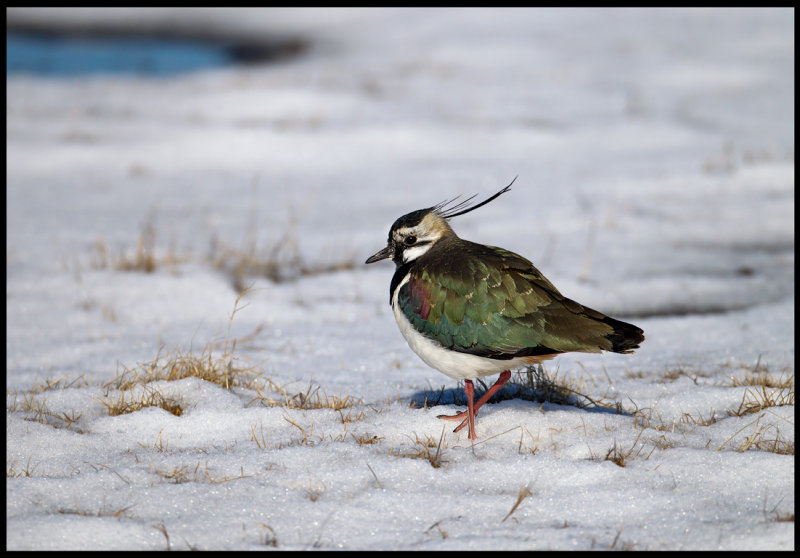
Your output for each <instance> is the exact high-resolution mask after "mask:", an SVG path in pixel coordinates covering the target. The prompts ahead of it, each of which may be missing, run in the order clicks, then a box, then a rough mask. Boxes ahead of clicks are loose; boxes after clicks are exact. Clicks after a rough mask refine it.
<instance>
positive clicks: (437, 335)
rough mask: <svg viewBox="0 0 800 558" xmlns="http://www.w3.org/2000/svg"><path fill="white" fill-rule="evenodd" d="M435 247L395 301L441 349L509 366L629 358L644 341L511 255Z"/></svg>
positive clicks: (461, 245)
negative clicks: (608, 354) (541, 360)
mask: <svg viewBox="0 0 800 558" xmlns="http://www.w3.org/2000/svg"><path fill="white" fill-rule="evenodd" d="M437 248H439V249H438V250H436V251H434V250H433V249H432V250H431V251H430V252H429V254H431V256H432V257H431V258H429V259H428V260H427V261H426V262H423V261H422V258H420V262H419V263H420V265H417V266H415V267H414V268H412V271H411V277H410V279H409V281H408V282H407V283H406V284H405V285H403V286H402V287H401V289H400V292H399V293H398V299H397V301H398V304H399V306H400V309H401V310H402V312H403V313H404V314H405V316H406V317H407V318H408V320H409V321H410V322H411V324H412V325H413V326H414V327H415V328H416V329H417V330H418V331H419V332H420V333H422V334H423V335H425V336H427V337H429V338H431V339H434V340H436V341H438V342H439V343H440V344H441V345H443V346H444V347H448V348H450V349H453V350H455V351H459V352H465V353H472V354H476V355H480V356H487V357H491V358H498V359H508V358H513V357H515V356H533V355H543V354H553V353H559V352H567V351H580V352H599V351H601V350H608V351H612V350H616V351H618V352H625V351H627V350H629V349H632V348H635V343H634V342H638V341H639V340H640V339H639V338H638V337H637V334H636V332H637V331H638V335H640V334H641V330H639V329H638V328H636V327H635V326H631V325H630V324H625V323H624V322H619V321H617V320H614V319H612V318H609V317H607V316H605V315H603V314H601V313H600V312H597V311H595V310H592V309H590V308H587V307H585V306H582V305H580V304H578V303H577V302H575V301H573V300H570V299H568V298H566V297H564V296H563V295H561V293H560V292H559V291H558V289H556V288H555V287H554V286H553V284H552V283H550V281H548V280H547V279H546V278H545V277H544V276H543V275H542V274H541V273H540V272H539V271H538V270H537V269H536V268H535V267H534V266H533V264H532V263H531V262H530V261H528V260H526V259H525V258H523V257H521V256H518V255H517V254H514V253H513V252H509V251H507V250H503V249H502V248H495V247H491V246H483V245H479V244H473V243H468V242H466V241H463V240H460V239H459V240H458V244H456V243H453V244H450V245H447V246H442V247H441V248H440V247H437ZM427 255H428V254H426V256H427ZM432 270H436V271H432ZM618 324H619V325H618ZM623 326H628V327H629V328H632V329H631V330H630V331H628V330H624V331H622V330H621V329H620V328H622V327H623ZM623 329H624V328H623ZM641 339H643V337H642V338H641Z"/></svg>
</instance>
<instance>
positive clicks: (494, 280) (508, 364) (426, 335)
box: [365, 177, 645, 441]
mask: <svg viewBox="0 0 800 558" xmlns="http://www.w3.org/2000/svg"><path fill="white" fill-rule="evenodd" d="M515 180H516V177H515V179H514V180H512V181H511V183H510V184H508V186H506V187H505V188H503V189H501V190H500V191H499V192H497V193H496V194H494V195H493V196H491V197H489V198H488V199H486V200H484V201H483V202H481V203H476V204H471V203H470V202H471V201H472V200H473V199H474V198H475V197H476V196H477V194H476V195H473V196H472V197H469V198H467V199H465V200H463V201H461V202H459V203H455V202H457V201H458V199H459V197H460V196H459V197H456V198H453V199H451V200H447V201H444V202H441V203H439V204H436V205H434V206H432V207H427V208H424V209H418V210H416V211H412V212H410V213H407V214H405V215H403V216H402V217H400V218H398V219H397V220H396V221H395V222H394V223H393V224H392V226H391V228H390V229H389V238H388V241H387V244H386V247H385V248H383V249H381V250H380V251H378V252H376V253H375V254H373V255H372V256H370V257H369V258H367V260H366V262H365V264H372V263H375V262H378V261H381V260H385V259H391V260H392V261H393V262H394V264H395V266H396V267H395V272H394V275H393V276H392V281H391V284H390V287H389V304H390V305H391V308H392V311H393V313H394V317H395V320H396V321H397V325H398V327H399V328H400V332H401V333H402V335H403V337H404V338H405V340H406V342H407V343H408V345H409V347H410V348H411V349H412V350H413V351H414V352H415V353H416V354H417V355H418V356H419V357H420V358H421V359H422V360H423V362H425V363H426V364H427V365H428V366H430V367H432V368H434V369H436V370H438V371H440V372H442V373H443V374H445V375H446V376H449V377H450V378H453V379H455V380H463V381H464V395H465V396H466V400H467V409H466V410H465V411H462V412H460V413H457V414H455V415H439V416H438V418H440V419H445V420H452V421H460V424H459V425H458V426H456V428H455V429H454V432H458V431H459V430H461V429H463V428H464V427H465V426H466V427H467V428H468V437H469V439H470V440H472V441H474V440H477V439H478V437H477V435H476V431H475V415H476V414H477V413H478V410H479V409H480V408H481V407H482V406H483V405H484V404H485V403H486V402H487V401H488V400H489V399H490V398H491V397H492V395H494V394H495V393H497V391H498V390H500V388H502V386H503V385H504V384H505V383H506V382H507V381H508V380H509V379H510V378H511V371H512V370H514V369H518V368H524V367H527V366H532V365H536V364H539V363H541V362H543V361H546V360H548V359H551V358H554V357H555V356H557V355H560V354H563V353H568V352H585V353H599V352H601V351H610V352H615V353H623V354H628V353H632V352H633V351H634V350H635V349H637V348H639V344H640V343H642V342H643V341H644V339H645V337H644V332H643V331H642V329H640V328H639V327H637V326H635V325H633V324H630V323H626V322H623V321H620V320H617V319H614V318H611V317H609V316H607V315H605V314H603V313H602V312H599V311H597V310H593V309H592V308H589V307H587V306H584V305H582V304H580V303H578V302H576V301H574V300H572V299H570V298H567V297H566V296H564V295H562V294H561V292H560V291H559V290H558V289H557V288H556V287H555V285H553V284H552V283H551V282H550V281H549V280H548V279H547V278H546V277H545V276H544V275H543V274H542V273H541V272H540V271H539V270H538V269H537V268H536V267H535V266H534V265H533V263H531V262H530V261H529V260H528V259H526V258H524V257H522V256H520V255H518V254H515V253H514V252H511V251H509V250H505V249H503V248H499V247H496V246H487V245H484V244H478V243H475V242H470V241H468V240H464V239H462V238H460V237H459V236H458V235H457V234H456V233H455V231H454V230H453V228H452V227H451V226H450V223H449V221H450V220H451V219H453V218H454V217H458V216H461V215H464V214H466V213H469V212H471V211H474V210H476V209H478V208H479V207H483V206H484V205H486V204H487V203H489V202H491V201H492V200H494V199H496V198H497V197H499V196H500V195H501V194H504V193H506V192H508V191H509V190H510V189H511V185H512V184H513V183H514V181H515ZM497 373H500V376H499V378H498V379H497V381H496V382H495V383H494V385H492V386H491V387H490V388H489V389H488V390H487V391H486V392H485V393H484V394H483V395H482V396H481V397H480V399H478V401H474V393H475V387H474V384H473V380H474V379H476V378H480V377H483V376H490V375H494V374H497Z"/></svg>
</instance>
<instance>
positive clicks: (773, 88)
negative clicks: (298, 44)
mask: <svg viewBox="0 0 800 558" xmlns="http://www.w3.org/2000/svg"><path fill="white" fill-rule="evenodd" d="M7 16H8V20H9V22H10V23H13V22H15V21H23V20H24V21H28V22H30V21H34V20H35V21H38V22H40V23H41V22H45V23H47V24H49V25H52V26H54V27H55V28H58V27H60V26H68V25H71V24H75V23H76V22H77V23H82V22H86V21H90V22H94V23H95V24H100V25H103V24H113V25H115V26H116V27H117V28H119V27H120V26H130V27H131V28H144V27H148V28H149V27H153V26H154V25H155V26H156V27H158V28H159V29H170V28H172V27H174V28H175V29H182V30H186V29H196V30H198V32H199V31H203V32H207V31H208V30H209V29H213V30H214V34H216V35H217V36H225V35H230V36H236V37H239V38H245V39H247V40H253V41H257V40H261V39H265V38H269V37H271V36H276V37H277V36H280V37H298V38H301V39H302V40H303V41H307V43H308V48H307V49H306V50H305V51H304V52H303V53H302V54H300V55H298V56H296V57H294V58H289V59H285V60H279V61H276V62H275V63H274V64H270V65H265V66H246V67H232V68H227V69H222V70H219V69H217V70H213V71H207V72H198V73H190V74H182V75H178V76H175V77H171V78H158V79H148V78H144V77H135V76H119V75H117V76H95V77H91V78H71V79H51V78H43V77H33V76H24V75H16V74H15V75H13V76H10V77H8V78H7V85H6V91H7V104H6V107H7V108H6V114H7V128H6V130H7V132H6V136H7V183H8V187H7V195H6V199H7V210H6V211H7V241H6V249H7V253H6V278H7V285H6V300H7V311H6V324H7V338H6V350H7V357H6V358H7V363H6V364H7V376H6V387H7V396H6V401H7V403H6V405H7V420H6V426H7V433H6V441H7V447H6V468H7V484H6V501H7V502H6V503H7V520H6V526H7V539H6V540H7V547H8V548H9V549H93V550H94V549H165V548H172V549H189V548H197V549H261V548H277V549H306V548H322V549H340V548H344V549H458V550H463V549H592V548H594V549H609V548H613V549H625V548H630V549H718V548H719V549H793V548H794V507H795V498H794V333H795V329H794V328H795V326H794V304H795V302H794V158H793V157H794V118H795V115H794V24H793V22H794V12H793V10H768V9H756V10H716V9H703V10H696V9H695V10H684V9H680V10H621V11H620V10H588V9H567V10H508V9H476V10H463V9H461V10H450V9H436V10H420V9H409V10H402V9H391V10H336V11H330V10H321V9H313V10H308V9H305V10H303V9H282V10H255V9H252V10H250V9H248V10H198V11H189V12H186V11H183V10H144V11H131V10H111V11H108V10H100V11H95V10H73V11H60V10H55V11H48V10H44V11H32V12H31V11H24V10H23V11H18V10H10V11H8V12H7ZM156 24H157V25H156ZM516 175H519V178H517V181H516V182H515V184H514V186H513V187H512V189H511V191H510V192H509V193H508V194H505V195H503V196H501V197H500V198H499V199H497V200H495V201H494V202H492V203H491V204H489V205H487V206H486V207H484V208H481V209H479V210H478V211H476V212H474V213H470V214H469V215H466V216H463V217H458V218H456V219H454V220H453V222H452V224H453V227H454V229H455V230H456V232H457V233H458V234H459V235H460V236H462V237H464V238H467V239H470V240H473V241H477V242H482V243H486V244H493V245H499V246H503V247H505V248H508V249H511V250H514V251H516V252H519V253H521V254H522V255H525V256H526V257H528V258H530V259H531V260H532V261H534V263H535V264H536V265H537V267H539V269H540V270H542V272H543V273H544V274H545V275H547V277H548V278H549V279H550V280H551V281H553V283H554V284H555V285H557V286H558V287H559V289H560V290H561V291H562V292H563V293H564V294H565V295H567V296H569V297H571V298H574V299H576V300H578V301H580V302H582V303H584V304H586V305H589V306H592V307H595V308H597V309H599V310H602V311H605V312H607V313H610V314H612V315H614V316H617V317H620V318H622V319H625V320H627V321H632V322H633V323H635V324H637V325H639V326H640V327H642V328H643V329H644V331H645V335H646V336H647V340H646V341H645V343H644V344H643V345H642V347H641V349H640V350H638V351H637V352H636V353H635V354H634V355H615V354H605V355H586V354H570V355H564V356H561V357H559V358H558V359H556V360H555V361H552V362H551V363H550V364H548V365H547V366H546V368H545V370H546V373H547V374H548V376H549V377H550V378H551V379H553V378H554V379H555V380H556V383H557V384H559V385H561V386H564V387H567V388H569V389H571V390H573V391H574V392H579V393H580V394H583V395H585V396H587V397H588V398H587V397H581V396H578V395H575V394H574V393H573V396H572V398H571V399H570V400H568V401H560V402H541V401H535V400H531V399H532V398H531V397H529V396H519V397H512V395H513V393H511V392H506V397H505V399H504V400H502V401H500V402H499V403H497V404H491V405H487V406H485V407H484V408H482V409H481V412H480V415H479V416H478V419H477V431H478V434H479V436H480V439H479V440H478V442H477V443H475V444H471V443H470V442H469V440H468V439H467V438H466V431H461V432H459V433H458V434H454V433H452V432H451V429H452V427H453V425H452V424H451V423H443V422H442V421H440V420H438V419H437V418H436V415H437V414H441V413H443V412H445V413H452V412H453V411H456V410H462V409H463V408H464V407H463V402H462V401H461V400H460V395H459V393H460V387H461V386H460V385H458V384H456V383H455V382H453V381H451V380H449V379H448V378H446V377H445V376H443V375H441V374H439V373H438V372H436V371H435V370H432V369H430V368H428V367H427V366H426V365H425V364H424V363H423V362H422V361H421V360H420V359H419V358H418V357H417V356H416V355H414V354H413V353H412V352H411V350H410V349H409V348H408V346H407V345H406V343H405V341H404V340H403V338H402V337H401V335H400V333H399V331H398V330H397V326H396V324H395V322H394V318H393V316H392V313H391V310H390V307H389V305H388V290H389V281H390V278H391V275H392V273H393V271H394V268H393V266H392V265H391V264H390V263H386V262H384V263H381V264H376V265H371V266H365V265H363V261H364V259H365V258H366V257H367V256H369V255H371V254H372V253H374V252H375V251H377V250H378V249H380V248H381V247H382V246H383V245H384V244H385V241H386V235H387V232H388V229H389V226H390V225H391V223H392V222H393V221H394V220H395V219H396V218H397V217H399V216H400V215H402V214H404V213H407V212H409V211H412V210H415V209H419V208H422V207H427V206H431V205H434V204H436V203H438V202H440V201H442V200H444V199H449V198H452V197H453V196H455V195H458V194H465V195H471V194H474V193H478V194H480V195H481V196H486V195H489V194H491V193H493V192H495V191H497V190H498V189H499V188H500V187H502V186H503V185H505V184H507V183H508V182H510V181H511V179H513V178H514V176H516ZM140 243H141V248H142V249H141V250H139V249H138V247H139V245H140ZM137 258H138V259H137ZM148 258H150V259H148ZM259 266H260V268H259ZM129 268H132V269H129ZM144 268H147V269H148V270H149V271H148V270H145V269H144ZM259 269H261V271H259ZM247 285H252V286H251V288H250V290H249V291H247V292H246V294H245V295H244V296H243V297H242V298H241V299H240V300H239V302H238V306H237V305H236V304H237V302H236V300H237V296H238V295H239V293H240V292H241V289H242V288H243V287H244V286H247ZM235 307H236V308H237V310H236V312H235V314H233V311H234V308H235ZM232 314H233V315H232ZM231 316H232V317H231ZM226 339H227V340H228V346H227V350H226V348H225V341H226ZM234 339H236V344H235V346H234V345H233V342H232V341H233V340H234ZM189 357H197V358H199V359H203V363H204V365H205V368H209V367H211V368H215V367H216V368H215V369H216V372H217V374H218V375H224V374H225V371H226V366H228V365H230V366H231V373H230V375H231V377H232V379H233V380H234V381H233V383H232V384H230V385H228V386H225V385H224V382H223V385H220V384H219V383H214V382H212V381H207V380H203V379H200V378H198V377H192V374H188V376H189V377H184V378H181V379H159V378H164V377H166V370H167V369H168V368H169V367H170V366H173V365H175V364H176V363H179V362H180V361H186V360H187V359H188V358H189ZM153 363H155V364H153ZM148 367H149V368H148ZM154 369H155V371H154ZM136 374H139V376H140V380H139V381H138V382H135V383H134V384H133V385H130V384H126V383H125V382H124V381H123V380H124V379H126V378H131V377H132V376H134V375H136ZM516 379H517V380H519V382H522V381H523V380H524V379H525V376H519V377H517V378H516ZM490 380H493V378H490ZM529 395H530V394H529ZM454 396H455V397H456V400H455V401H454ZM165 401H166V402H170V403H171V404H172V405H173V408H174V405H177V406H178V407H179V408H180V410H181V411H180V415H179V416H177V415H174V414H171V413H170V412H169V411H168V410H165V408H170V405H167V404H165ZM592 401H594V402H595V403H592ZM121 402H139V403H140V404H141V403H143V404H144V407H143V408H140V409H138V410H133V412H122V414H117V415H113V413H111V412H110V410H109V409H110V408H119V407H121V406H122V405H121ZM159 402H160V403H161V405H160V406H159V405H157V404H156V403H159ZM436 403H438V405H436ZM578 403H580V404H578ZM129 410H132V409H129ZM516 504H518V505H516ZM515 505H516V507H515Z"/></svg>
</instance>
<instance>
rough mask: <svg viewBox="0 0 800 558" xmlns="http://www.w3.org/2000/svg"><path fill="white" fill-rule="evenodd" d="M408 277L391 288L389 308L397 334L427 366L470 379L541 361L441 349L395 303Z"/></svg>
mask: <svg viewBox="0 0 800 558" xmlns="http://www.w3.org/2000/svg"><path fill="white" fill-rule="evenodd" d="M409 277H410V274H409V275H406V276H405V277H404V278H403V280H402V281H401V282H400V285H398V287H397V288H396V289H395V291H394V294H393V295H392V310H393V311H394V318H395V320H397V325H398V326H399V327H400V333H402V334H403V337H405V339H406V342H408V346H409V347H411V350H412V351H414V352H415V353H417V354H418V355H419V357H420V358H421V359H422V360H423V361H424V362H425V364H427V365H428V366H430V367H432V368H435V369H436V370H438V371H439V372H441V373H442V374H446V375H447V376H450V377H451V378H453V379H456V380H464V379H470V380H471V379H474V378H479V377H481V376H489V375H491V374H498V373H500V372H503V371H504V370H513V369H515V368H522V367H524V366H528V365H529V364H533V363H534V362H538V361H540V360H544V359H542V358H541V357H533V358H532V357H520V358H514V359H511V360H497V359H492V358H486V357H480V356H476V355H470V354H467V353H459V352H457V351H451V350H448V349H445V348H443V347H442V346H441V345H440V344H439V343H438V342H436V341H434V340H432V339H429V338H427V337H425V336H424V335H422V334H421V333H420V332H418V331H417V330H416V329H414V326H413V325H411V322H409V321H408V318H406V317H405V314H403V311H402V310H401V309H400V308H399V306H398V304H397V293H398V292H400V287H402V286H403V285H404V284H406V283H408V280H409Z"/></svg>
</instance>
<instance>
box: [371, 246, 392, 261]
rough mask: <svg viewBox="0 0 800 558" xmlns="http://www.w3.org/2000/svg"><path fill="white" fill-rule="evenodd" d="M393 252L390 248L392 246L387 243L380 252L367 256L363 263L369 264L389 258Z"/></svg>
mask: <svg viewBox="0 0 800 558" xmlns="http://www.w3.org/2000/svg"><path fill="white" fill-rule="evenodd" d="M393 252H394V250H392V246H391V245H389V246H387V247H386V248H384V249H383V250H381V251H380V252H378V253H376V254H373V255H371V256H370V257H369V258H367V261H365V262H364V263H368V264H371V263H375V262H379V261H381V260H385V259H386V258H391V257H392V254H393Z"/></svg>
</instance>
